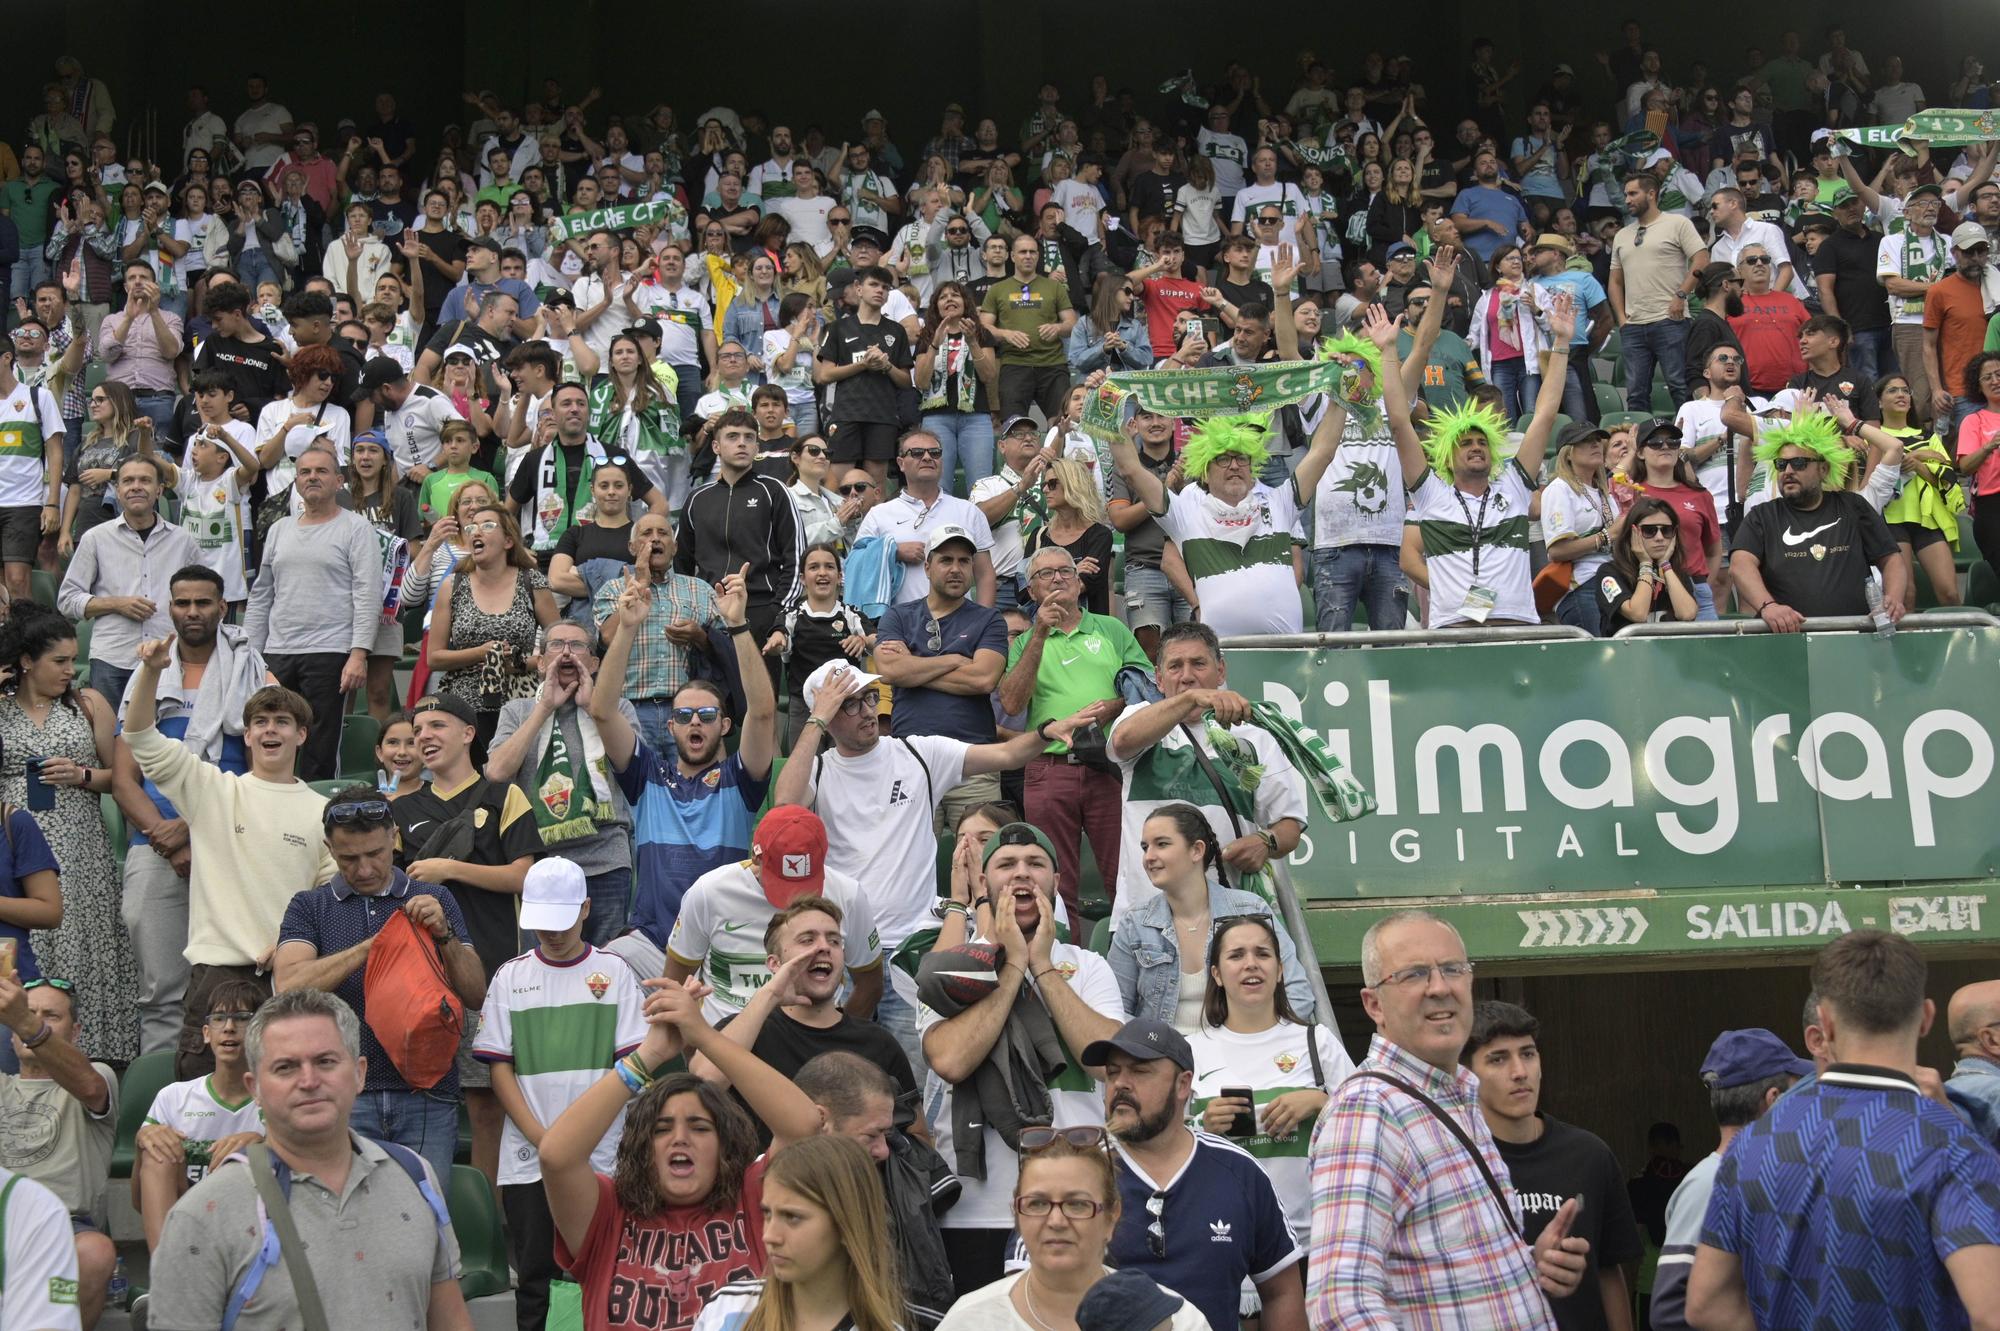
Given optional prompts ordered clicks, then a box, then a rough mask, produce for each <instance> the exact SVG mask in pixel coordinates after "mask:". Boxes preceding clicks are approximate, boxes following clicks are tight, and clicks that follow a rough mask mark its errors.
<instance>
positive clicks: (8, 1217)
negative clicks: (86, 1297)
mask: <svg viewBox="0 0 2000 1331" xmlns="http://www.w3.org/2000/svg"><path fill="white" fill-rule="evenodd" d="M9 1185H12V1189H13V1190H12V1191H10V1192H8V1193H7V1207H6V1209H5V1210H4V1211H0V1242H4V1243H5V1245H6V1246H5V1247H4V1248H0V1262H4V1263H5V1266H6V1272H7V1280H6V1283H5V1284H0V1326H20V1327H33V1328H35V1331H44V1328H46V1331H77V1328H78V1327H80V1326H82V1325H83V1323H82V1322H81V1321H80V1320H78V1316H77V1310H76V1240H75V1238H74V1237H73V1236H72V1233H71V1226H70V1223H69V1212H68V1211H67V1210H66V1209H64V1207H63V1204H62V1202H61V1201H59V1200H58V1199H57V1197H56V1195H55V1194H54V1193H53V1192H50V1191H49V1190H48V1189H47V1188H45V1187H43V1186H42V1185H41V1184H39V1183H37V1182H35V1181H34V1180H33V1179H31V1178H28V1177H27V1176H26V1175H20V1176H18V1177H17V1176H16V1175H15V1173H14V1171H13V1170H10V1169H6V1168H4V1167H0V1188H6V1187H8V1186H9Z"/></svg>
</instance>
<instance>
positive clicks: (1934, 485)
mask: <svg viewBox="0 0 2000 1331" xmlns="http://www.w3.org/2000/svg"><path fill="white" fill-rule="evenodd" d="M1875 401H1876V403H1877V404H1878V405H1880V407H1881V409H1882V426H1881V429H1882V433H1884V434H1886V435H1889V436H1891V437H1892V438H1895V439H1899V440H1901V441H1902V444H1903V488H1902V493H1900V494H1898V495H1897V496H1896V497H1895V498H1894V499H1892V500H1890V501H1889V505H1888V507H1887V508H1885V509H1883V510H1882V520H1883V521H1884V522H1887V523H1888V524H1889V534H1890V535H1892V536H1894V537H1895V538H1896V544H1898V545H1900V546H1901V547H1902V548H1903V558H1905V559H1908V560H1911V561H1913V566H1915V565H1918V564H1920V565H1922V566H1923V570H1924V576H1925V577H1927V578H1929V579H1930V584H1931V591H1932V593H1933V594H1934V595H1935V596H1936V597H1937V603H1938V604H1939V605H1940V606H1952V605H1958V604H1959V603H1960V601H1961V599H1962V598H1961V597H1960V596H1959V594H1958V563H1957V561H1956V560H1955V559H1954V558H1953V557H1952V555H1953V552H1954V551H1956V550H1957V549H1958V517H1959V514H1961V513H1963V512H1965V491H1964V489H1963V488H1961V487H1960V486H1959V484H1958V468H1957V467H1956V466H1955V465H1954V464H1953V463H1952V460H1951V453H1950V450H1948V449H1947V448H1946V447H1945V446H1944V443H1943V441H1942V440H1940V439H1939V438H1938V437H1937V434H1936V432H1935V431H1933V430H1929V429H1926V428H1924V427H1923V426H1920V425H1918V424H1917V423H1916V422H1915V421H1914V420H1912V419H1911V417H1912V415H1913V413H1914V412H1915V410H1916V400H1915V397H1914V395H1913V394H1912V393H1911V392H1910V379H1909V376H1908V375H1905V374H1899V373H1890V374H1885V375H1883V376H1882V377H1881V378H1879V379H1877V380H1876V381H1875ZM1911 592H1912V595H1914V594H1915V587H1914V584H1913V585H1912V588H1911ZM1910 608H1911V609H1913V610H1914V609H1915V608H1916V607H1915V606H1911V607H1910Z"/></svg>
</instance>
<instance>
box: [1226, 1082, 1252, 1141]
mask: <svg viewBox="0 0 2000 1331" xmlns="http://www.w3.org/2000/svg"><path fill="white" fill-rule="evenodd" d="M1222 1098H1223V1099H1225V1100H1244V1101H1247V1102H1249V1104H1250V1108H1248V1109H1239V1110H1237V1111H1236V1121H1235V1122H1233V1123H1231V1124H1230V1125H1229V1128H1228V1130H1227V1131H1226V1132H1224V1133H1223V1134H1222V1135H1223V1136H1225V1137H1254V1136H1256V1135H1257V1097H1256V1094H1255V1093H1254V1092H1252V1091H1251V1089H1250V1088H1249V1087H1248V1086H1225V1087H1223V1088H1222Z"/></svg>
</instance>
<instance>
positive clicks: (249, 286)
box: [236, 236, 284, 305]
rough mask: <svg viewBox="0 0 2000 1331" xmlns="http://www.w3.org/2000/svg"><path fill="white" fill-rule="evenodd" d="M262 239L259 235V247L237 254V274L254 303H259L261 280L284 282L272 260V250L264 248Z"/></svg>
mask: <svg viewBox="0 0 2000 1331" xmlns="http://www.w3.org/2000/svg"><path fill="white" fill-rule="evenodd" d="M262 240H263V237H261V236H260V237H258V241H259V245H258V248H256V249H254V250H244V251H243V252H242V253H241V254H239V255H237V256H236V276H237V278H238V279H239V280H240V281H241V282H242V283H243V289H244V290H246V291H248V292H249V293H250V296H251V301H250V303H251V304H252V305H254V304H256V303H257V302H256V295H257V284H258V283H259V282H277V283H279V284H280V285H282V284H283V283H284V278H282V277H280V276H278V269H277V265H275V264H273V263H272V262H271V255H270V251H268V250H266V249H264V248H263V246H262Z"/></svg>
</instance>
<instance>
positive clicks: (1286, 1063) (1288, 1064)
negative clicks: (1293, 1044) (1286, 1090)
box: [1271, 1053, 1299, 1072]
mask: <svg viewBox="0 0 2000 1331" xmlns="http://www.w3.org/2000/svg"><path fill="white" fill-rule="evenodd" d="M1271 1061H1272V1062H1273V1063H1276V1064H1277V1065H1278V1071H1280V1072H1290V1071H1291V1070H1292V1069H1293V1068H1295V1067H1297V1066H1298V1065H1299V1056H1298V1055H1297V1054H1292V1053H1284V1054H1279V1055H1278V1056H1277V1057H1276V1058H1274V1059H1272V1060H1271Z"/></svg>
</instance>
